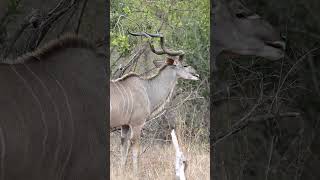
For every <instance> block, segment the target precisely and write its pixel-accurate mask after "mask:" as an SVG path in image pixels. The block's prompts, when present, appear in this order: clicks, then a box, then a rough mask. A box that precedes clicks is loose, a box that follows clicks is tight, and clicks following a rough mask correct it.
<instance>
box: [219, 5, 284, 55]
mask: <svg viewBox="0 0 320 180" xmlns="http://www.w3.org/2000/svg"><path fill="white" fill-rule="evenodd" d="M213 13H214V15H215V16H214V17H215V19H214V22H215V26H214V29H213V32H214V34H213V38H214V43H215V44H214V51H215V54H216V55H218V54H220V53H222V52H231V53H235V54H239V55H254V56H260V57H264V58H268V59H271V60H277V59H280V58H282V57H283V56H284V50H285V43H284V41H283V39H282V38H281V36H280V33H278V32H277V31H276V30H275V29H274V28H273V27H272V26H271V25H270V24H269V23H268V22H267V21H265V20H264V19H262V18H261V17H260V16H259V15H257V14H255V13H254V12H252V11H250V10H249V9H247V8H246V7H245V6H244V5H243V4H242V3H241V2H240V1H238V0H216V4H214V7H213Z"/></svg>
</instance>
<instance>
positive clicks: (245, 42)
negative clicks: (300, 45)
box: [210, 0, 285, 179]
mask: <svg viewBox="0 0 320 180" xmlns="http://www.w3.org/2000/svg"><path fill="white" fill-rule="evenodd" d="M212 5H213V11H212V13H213V16H214V18H213V22H211V23H212V25H213V26H212V28H213V37H212V38H213V49H212V52H213V56H214V57H213V59H212V61H211V67H212V68H213V69H212V71H211V77H213V78H215V79H216V81H219V77H218V75H219V73H217V70H218V69H217V67H216V62H217V60H218V59H220V58H218V57H222V56H220V55H227V54H228V53H232V54H237V55H252V56H259V57H264V58H267V59H270V60H277V59H280V58H282V57H284V54H285V52H284V51H285V42H284V39H283V38H282V37H281V36H280V33H278V32H277V31H276V30H275V29H274V28H273V27H272V26H271V25H270V23H268V22H267V21H265V20H264V19H262V18H261V17H260V16H259V15H257V14H255V13H254V12H252V11H250V10H249V9H248V8H246V7H245V6H244V5H243V4H242V3H241V2H240V1H238V0H216V1H215V4H212ZM217 79H218V80H217ZM214 87H215V85H214V83H212V84H211V87H210V88H211V90H212V92H213V90H214ZM211 115H212V114H211ZM223 124H224V123H223V122H221V121H220V120H215V121H213V122H212V125H211V126H212V127H213V130H214V132H215V133H217V132H218V131H220V130H221V128H222V127H223ZM212 144H213V143H212ZM223 151H224V150H223V143H219V144H216V145H215V148H214V152H213V153H214V155H213V159H214V160H213V166H214V173H213V179H224V177H225V175H224V174H223V168H224V167H222V162H223V157H222V154H221V153H222V152H223Z"/></svg>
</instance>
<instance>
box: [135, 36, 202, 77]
mask: <svg viewBox="0 0 320 180" xmlns="http://www.w3.org/2000/svg"><path fill="white" fill-rule="evenodd" d="M129 33H130V34H131V35H133V36H145V37H148V38H149V45H150V48H151V51H152V52H153V53H155V54H157V55H163V54H167V55H169V56H168V57H167V59H166V60H165V61H159V60H155V61H153V64H154V65H155V66H156V67H157V68H160V67H162V66H164V65H166V66H169V67H170V68H172V69H174V70H175V72H176V74H177V77H178V78H182V79H189V80H195V81H197V80H199V75H198V74H197V73H196V70H195V69H194V68H193V67H192V66H186V65H183V59H184V52H183V51H181V50H180V51H173V50H169V49H167V48H166V47H165V46H164V37H163V36H162V35H161V34H150V33H144V32H142V33H131V32H129ZM153 37H159V38H160V46H161V50H159V49H155V47H154V46H153V44H152V42H151V38H153Z"/></svg>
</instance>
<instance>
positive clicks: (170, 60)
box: [166, 57, 174, 65]
mask: <svg viewBox="0 0 320 180" xmlns="http://www.w3.org/2000/svg"><path fill="white" fill-rule="evenodd" d="M166 64H168V65H173V64H174V59H172V58H169V57H167V59H166Z"/></svg>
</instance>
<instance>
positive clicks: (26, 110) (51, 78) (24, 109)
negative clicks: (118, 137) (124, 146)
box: [0, 35, 107, 180]
mask: <svg viewBox="0 0 320 180" xmlns="http://www.w3.org/2000/svg"><path fill="white" fill-rule="evenodd" d="M106 62H107V61H106V59H105V57H104V56H102V55H100V54H99V53H98V52H97V51H96V49H95V47H94V45H92V44H91V43H90V42H87V41H86V40H84V39H82V38H79V37H78V36H74V35H66V36H64V37H61V38H59V39H58V40H54V41H52V42H51V43H49V44H47V45H45V46H44V47H42V48H40V49H38V50H36V51H34V52H30V53H27V54H25V55H23V56H21V57H19V58H17V59H14V60H2V61H1V62H0V83H1V88H0V93H1V96H0V115H1V118H0V179H8V180H9V179H10V180H11V179H34V180H38V179H39V180H40V179H41V180H43V179H48V180H56V179H78V180H88V179H99V180H104V179H106V178H107V177H106V173H105V171H106V169H105V168H106V167H105V166H106V165H105V161H106V160H105V158H106V134H105V132H106V130H105V127H106V123H105V117H106V109H105V107H106V101H105V99H106V93H105V92H106V87H107V82H106V69H105V67H106Z"/></svg>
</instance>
